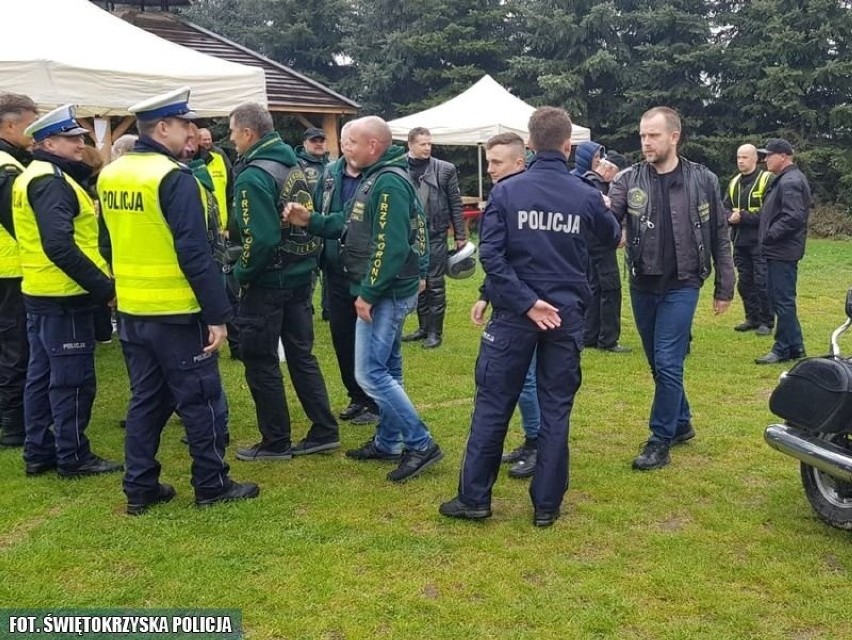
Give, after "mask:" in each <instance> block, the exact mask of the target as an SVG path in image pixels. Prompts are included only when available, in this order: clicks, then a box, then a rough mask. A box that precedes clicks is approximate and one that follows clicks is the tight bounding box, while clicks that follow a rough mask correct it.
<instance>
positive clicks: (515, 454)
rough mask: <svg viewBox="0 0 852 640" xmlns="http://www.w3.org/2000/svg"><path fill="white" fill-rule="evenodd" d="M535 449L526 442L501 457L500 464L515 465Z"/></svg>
mask: <svg viewBox="0 0 852 640" xmlns="http://www.w3.org/2000/svg"><path fill="white" fill-rule="evenodd" d="M534 450H535V449H534V448H533V447H531V446H529V445H528V444H527V443H526V442H525V443H524V444H522V445H521V446H520V447H518V448H517V449H513V450H512V451H510V452H509V453H504V454H503V457H502V458H500V462H502V463H503V464H515V463H516V462H518V461H519V460H523V459H524V458H526V457H527V456H528V455H529V452H530V451H534Z"/></svg>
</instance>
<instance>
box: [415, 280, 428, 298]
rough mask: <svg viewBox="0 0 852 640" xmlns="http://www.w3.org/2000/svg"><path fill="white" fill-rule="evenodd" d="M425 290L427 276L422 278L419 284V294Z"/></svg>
mask: <svg viewBox="0 0 852 640" xmlns="http://www.w3.org/2000/svg"><path fill="white" fill-rule="evenodd" d="M424 291H426V278H420V282H419V283H418V284H417V295H420V294H421V293H423V292H424Z"/></svg>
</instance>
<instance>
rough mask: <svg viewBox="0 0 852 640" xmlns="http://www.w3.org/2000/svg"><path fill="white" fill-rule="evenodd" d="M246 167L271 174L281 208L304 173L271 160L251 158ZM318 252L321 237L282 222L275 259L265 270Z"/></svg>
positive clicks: (320, 250)
mask: <svg viewBox="0 0 852 640" xmlns="http://www.w3.org/2000/svg"><path fill="white" fill-rule="evenodd" d="M246 167H257V168H258V169H261V170H263V171H265V172H266V173H268V174H269V175H270V176H272V178H273V180H275V184H276V187H277V189H278V199H279V206H280V207H281V208H282V209H283V207H284V206H285V205H286V204H287V202H286V196H285V194H288V193H290V192H291V191H292V186H293V185H292V183H293V182H294V181H295V180H296V178H298V177H300V176H299V174H302V175H304V174H303V173H302V170H301V167H299V166H298V165H296V166H294V167H288V166H287V165H285V164H281V163H280V162H275V161H273V160H263V159H260V160H252V161H251V162H249V163H248V164H247V165H246ZM320 253H322V238H320V237H318V236H312V235H310V234H309V233H308V232H307V231H306V230H305V228H304V227H296V226H293V225H291V224H288V223H282V225H281V240H280V241H279V242H278V248H277V249H276V251H275V259H274V260H273V261H272V263H271V264H270V265H269V267H268V268H267V270H269V271H275V270H278V269H283V268H284V267H286V266H287V265H289V264H292V263H294V262H298V261H300V260H304V259H305V258H317V257H319V255H320Z"/></svg>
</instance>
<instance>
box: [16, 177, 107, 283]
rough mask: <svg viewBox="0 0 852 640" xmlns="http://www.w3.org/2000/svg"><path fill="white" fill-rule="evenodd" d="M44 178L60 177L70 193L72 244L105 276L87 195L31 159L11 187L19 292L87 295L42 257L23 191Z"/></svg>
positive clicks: (33, 221) (96, 228) (33, 220)
mask: <svg viewBox="0 0 852 640" xmlns="http://www.w3.org/2000/svg"><path fill="white" fill-rule="evenodd" d="M48 175H55V176H57V177H62V178H64V179H65V181H66V182H67V183H68V184H69V185H70V186H71V188H72V189H73V190H74V194H75V195H76V196H77V202H78V203H79V207H80V213H79V214H78V215H77V217H76V218H74V244H76V245H77V246H78V247H79V249H80V251H82V252H83V255H85V256H86V257H87V258H88V259H89V260H91V261H92V262H93V263H94V264H95V266H96V267H97V268H98V269H100V270H101V271H102V272H103V273H104V275H109V267H108V266H107V263H106V260H104V258H103V256H102V255H101V253H100V251H98V217H97V214H96V212H95V205H94V203H93V202H92V199H91V198H90V197H89V194H88V193H86V191H85V190H84V189H83V187H81V186H80V185H79V184H77V182H76V181H75V180H74V179H73V178H72V177H71V176H69V175H68V174H66V173H64V172H62V171H60V170H59V168H58V167H56V166H54V165H52V164H51V163H49V162H45V161H43V160H33V161H32V162H31V163H30V166H28V167H27V168H26V169H24V172H23V173H22V174H21V175H19V176H18V177H17V178H16V179H15V184H14V186H13V187H12V218H13V220H14V223H15V235H16V236H17V238H18V249H19V251H20V256H21V271H22V274H23V276H24V279H23V282H22V283H21V291H23V292H24V293H25V294H27V295H31V296H46V297H66V296H76V295H82V294H85V293H88V292H87V291H86V290H85V289H83V287H81V286H80V285H79V284H77V282H76V281H75V280H73V279H71V278H70V277H69V276H68V275H67V274H66V273H65V272H64V271H63V270H62V269H60V268H59V267H57V266H56V265H55V264H54V263H53V262H52V261H51V260H50V258H48V257H47V254H45V252H44V248H43V247H42V243H41V234H40V233H39V230H38V224H37V223H36V217H35V211H33V208H32V204H31V203H30V200H29V196H28V195H27V189H28V188H29V185H30V183H31V182H32V181H33V180H35V179H36V178H40V177H42V176H48Z"/></svg>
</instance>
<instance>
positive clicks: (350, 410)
mask: <svg viewBox="0 0 852 640" xmlns="http://www.w3.org/2000/svg"><path fill="white" fill-rule="evenodd" d="M366 408H367V407H365V406H364V405H363V404H361V403H360V402H350V403H349V406H348V407H346V408H345V409H344V410H343V411H341V412H340V415H338V416H337V417H338V418H340V419H341V420H351V419H352V418H354V417H356V416H358V415H360V414H361V413H363V412H364V410H365V409H366Z"/></svg>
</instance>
